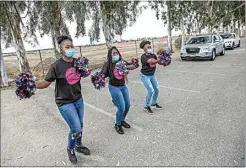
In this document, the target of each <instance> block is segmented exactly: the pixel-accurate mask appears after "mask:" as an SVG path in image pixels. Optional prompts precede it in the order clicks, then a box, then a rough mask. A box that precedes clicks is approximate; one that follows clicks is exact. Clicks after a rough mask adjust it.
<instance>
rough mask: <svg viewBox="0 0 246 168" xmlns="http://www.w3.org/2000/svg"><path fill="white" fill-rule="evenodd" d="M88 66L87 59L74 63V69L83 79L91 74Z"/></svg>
mask: <svg viewBox="0 0 246 168" xmlns="http://www.w3.org/2000/svg"><path fill="white" fill-rule="evenodd" d="M88 64H89V60H88V59H87V58H85V57H80V58H77V59H76V60H75V61H74V67H75V68H76V70H77V72H78V73H79V74H80V76H81V77H82V78H86V77H88V76H89V75H90V74H91V72H90V71H89V70H88V68H87V66H88Z"/></svg>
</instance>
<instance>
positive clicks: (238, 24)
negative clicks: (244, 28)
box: [237, 20, 241, 37]
mask: <svg viewBox="0 0 246 168" xmlns="http://www.w3.org/2000/svg"><path fill="white" fill-rule="evenodd" d="M237 27H238V36H239V37H240V36H241V22H240V20H238V21H237Z"/></svg>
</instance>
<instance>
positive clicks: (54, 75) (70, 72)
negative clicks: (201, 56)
mask: <svg viewBox="0 0 246 168" xmlns="http://www.w3.org/2000/svg"><path fill="white" fill-rule="evenodd" d="M73 61H74V60H73ZM73 64H74V62H66V61H64V60H63V59H62V58H60V59H59V60H57V61H56V62H55V63H53V64H52V65H51V67H50V69H49V72H48V73H47V75H46V77H45V80H46V81H48V82H53V81H56V84H55V101H56V104H57V105H58V106H62V105H63V104H66V103H73V102H75V101H77V100H79V99H80V98H81V97H82V95H81V85H80V79H81V77H80V75H79V74H78V73H76V69H75V68H74V66H73Z"/></svg>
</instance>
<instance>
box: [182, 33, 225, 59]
mask: <svg viewBox="0 0 246 168" xmlns="http://www.w3.org/2000/svg"><path fill="white" fill-rule="evenodd" d="M218 54H220V55H225V46H224V42H223V40H222V39H221V38H220V37H219V36H218V35H199V36H196V37H192V38H191V39H190V40H188V42H187V43H185V45H184V47H182V48H181V51H180V57H181V59H182V60H187V59H196V58H198V59H209V60H214V59H215V57H216V55H218Z"/></svg>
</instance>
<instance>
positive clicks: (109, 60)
mask: <svg viewBox="0 0 246 168" xmlns="http://www.w3.org/2000/svg"><path fill="white" fill-rule="evenodd" d="M113 49H115V50H116V51H117V52H118V53H119V56H120V60H122V59H123V58H122V56H121V54H120V52H119V50H118V49H117V48H116V47H115V46H113V47H111V48H110V49H109V50H108V57H107V68H108V72H109V77H110V78H111V79H114V78H113V61H112V51H113Z"/></svg>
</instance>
